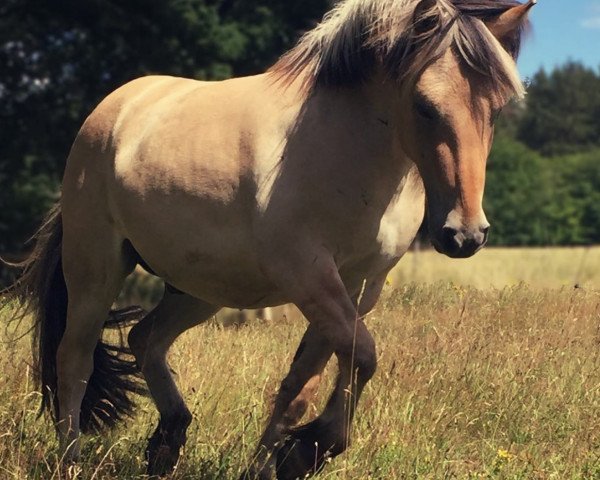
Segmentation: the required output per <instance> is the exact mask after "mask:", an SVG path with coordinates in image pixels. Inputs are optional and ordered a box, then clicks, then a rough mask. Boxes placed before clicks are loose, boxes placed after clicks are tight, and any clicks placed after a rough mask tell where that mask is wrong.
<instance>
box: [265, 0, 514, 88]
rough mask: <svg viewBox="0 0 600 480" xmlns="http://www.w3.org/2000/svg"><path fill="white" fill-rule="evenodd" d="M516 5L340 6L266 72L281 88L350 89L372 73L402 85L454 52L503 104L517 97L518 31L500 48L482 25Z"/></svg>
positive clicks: (364, 1) (500, 1)
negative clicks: (378, 72) (293, 84)
mask: <svg viewBox="0 0 600 480" xmlns="http://www.w3.org/2000/svg"><path fill="white" fill-rule="evenodd" d="M516 5H519V3H518V2H517V1H515V0H429V1H427V0H426V1H423V0H342V1H340V2H339V3H338V4H337V5H336V6H335V8H334V9H333V10H332V11H331V12H329V13H328V14H327V15H326V16H325V18H324V19H323V21H322V22H321V24H319V25H318V26H317V27H316V28H315V29H313V30H311V31H309V32H308V33H306V34H305V35H304V36H303V37H302V39H301V40H300V41H299V43H298V44H297V45H296V47H294V48H293V49H292V50H290V51H289V52H288V53H286V54H285V55H284V56H283V57H282V58H281V59H280V60H279V61H278V62H277V63H276V64H275V65H274V66H273V67H272V68H271V70H270V71H271V72H272V73H274V74H275V75H276V76H277V77H279V78H280V79H281V80H283V81H284V82H290V81H292V80H294V79H296V78H298V77H299V76H300V75H301V76H302V77H301V78H302V80H303V82H304V84H305V87H306V89H307V91H308V92H310V91H312V90H314V89H315V88H317V87H320V86H352V85H356V84H357V83H360V82H363V81H364V80H366V79H368V78H369V77H370V76H371V75H372V74H373V73H374V71H375V69H376V68H382V69H383V71H384V72H385V73H386V75H387V76H389V77H390V78H393V79H396V80H397V81H399V82H400V83H402V84H404V83H405V82H406V81H409V82H410V81H411V80H412V81H414V80H416V78H417V77H418V76H419V75H420V73H422V72H423V70H424V69H425V68H426V67H427V66H428V65H429V64H431V63H432V62H434V61H435V60H436V59H438V58H440V57H441V56H442V55H443V54H444V52H445V51H446V50H447V49H448V48H453V49H454V51H455V52H456V54H457V55H458V56H459V58H461V59H462V60H463V61H464V63H465V64H466V65H468V66H469V67H471V68H472V69H473V70H475V71H477V72H479V73H480V74H482V75H483V76H484V77H485V78H487V79H489V81H490V82H491V84H492V86H493V88H494V89H495V90H496V91H497V93H498V94H499V95H501V96H502V97H503V98H506V99H508V98H510V97H512V96H515V95H516V96H517V97H522V96H523V95H524V87H523V84H522V82H521V80H520V77H519V74H518V72H517V70H516V65H515V60H516V58H517V56H518V54H519V49H520V46H521V37H522V31H523V29H520V30H519V31H517V32H514V34H513V35H512V37H511V38H507V39H503V42H502V44H500V42H499V41H498V40H497V39H496V38H495V37H494V36H493V35H492V34H491V33H490V31H489V30H488V28H487V27H486V26H485V24H484V22H485V21H486V20H491V19H493V18H494V17H496V16H498V15H500V14H502V13H504V12H505V11H507V10H508V9H509V8H512V7H514V6H516Z"/></svg>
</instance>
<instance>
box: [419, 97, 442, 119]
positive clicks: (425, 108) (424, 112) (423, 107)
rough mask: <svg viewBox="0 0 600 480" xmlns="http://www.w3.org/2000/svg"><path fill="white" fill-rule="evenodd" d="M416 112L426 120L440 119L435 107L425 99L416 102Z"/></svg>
mask: <svg viewBox="0 0 600 480" xmlns="http://www.w3.org/2000/svg"><path fill="white" fill-rule="evenodd" d="M415 111H416V112H417V114H418V115H419V116H420V117H423V118H424V119H426V120H435V119H437V118H438V117H439V113H438V111H437V109H436V108H435V106H434V105H433V104H432V103H430V102H428V101H427V100H424V99H417V100H415Z"/></svg>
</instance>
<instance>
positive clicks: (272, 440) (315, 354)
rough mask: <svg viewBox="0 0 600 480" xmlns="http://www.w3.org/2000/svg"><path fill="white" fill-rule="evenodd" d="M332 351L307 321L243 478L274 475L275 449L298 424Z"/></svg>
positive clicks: (247, 479) (265, 479) (270, 476)
mask: <svg viewBox="0 0 600 480" xmlns="http://www.w3.org/2000/svg"><path fill="white" fill-rule="evenodd" d="M332 354H333V350H332V348H331V346H330V344H329V342H327V341H326V340H325V338H324V337H323V336H322V335H321V334H320V333H319V331H318V330H317V329H316V328H315V327H314V326H313V325H310V326H309V327H308V329H307V330H306V333H305V334H304V337H303V338H302V340H301V342H300V346H299V347H298V350H297V351H296V355H295V356H294V361H293V363H292V366H291V368H290V371H289V373H288V375H287V376H286V378H285V379H284V380H283V382H282V383H281V387H280V388H279V392H278V394H277V397H276V399H275V404H274V406H273V412H272V414H271V418H270V419H269V423H268V425H267V427H266V429H265V431H264V433H263V435H262V437H261V439H260V442H259V445H258V449H257V451H256V453H255V455H254V457H253V459H252V464H251V466H250V467H249V468H248V470H247V471H246V472H244V474H243V475H242V477H241V478H242V480H256V479H261V480H262V479H264V480H267V479H272V478H273V477H274V476H275V462H276V459H277V455H276V454H277V449H278V447H281V446H282V444H283V440H284V438H285V435H286V433H287V432H288V431H289V429H290V428H291V427H293V426H295V425H297V424H298V423H299V422H300V420H301V419H302V417H303V416H304V414H305V413H306V410H307V408H308V406H309V404H310V401H311V399H312V398H313V397H314V395H315V393H316V390H317V388H318V385H319V382H320V378H321V373H322V372H323V369H324V368H325V366H326V365H327V362H328V361H329V359H330V358H331V355H332Z"/></svg>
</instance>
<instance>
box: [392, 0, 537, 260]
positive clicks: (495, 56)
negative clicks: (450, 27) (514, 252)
mask: <svg viewBox="0 0 600 480" xmlns="http://www.w3.org/2000/svg"><path fill="white" fill-rule="evenodd" d="M422 3H423V4H427V3H432V4H435V5H436V6H437V5H438V2H429V1H428V0H424V1H423V2H422ZM474 3H477V2H474ZM533 3H535V2H530V3H529V4H526V5H520V6H515V7H512V8H510V9H508V10H506V12H504V13H502V14H501V15H500V16H496V17H493V18H492V19H489V20H486V21H485V22H484V21H480V22H479V23H473V22H472V21H471V23H464V24H463V25H455V27H454V28H457V29H463V31H460V30H459V31H458V32H457V35H459V36H460V37H459V39H460V40H462V43H460V44H458V45H457V44H456V43H453V44H450V46H449V47H448V48H446V49H445V50H444V52H443V53H441V54H440V55H438V56H437V57H436V59H435V60H434V61H433V62H431V63H430V64H428V65H426V66H425V67H424V69H423V70H422V73H421V74H420V76H419V77H418V78H417V79H416V81H414V82H412V84H411V85H412V91H411V94H410V95H408V96H407V97H406V98H407V101H408V102H410V105H407V106H406V108H405V111H406V112H408V113H407V115H408V116H409V117H410V118H407V119H405V120H406V121H405V122H403V124H404V125H412V127H411V128H409V129H406V130H404V132H403V133H402V135H403V143H404V145H406V146H407V147H406V148H407V150H408V151H409V153H410V155H411V156H412V158H413V159H414V161H415V163H416V164H417V166H418V169H419V172H420V174H421V176H422V178H423V181H424V184H425V190H426V195H427V211H428V221H429V230H430V234H431V238H432V241H433V244H434V246H435V248H436V249H437V250H438V251H439V252H441V253H444V254H446V255H448V256H450V257H456V258H462V257H470V256H472V255H473V254H475V253H476V252H477V251H478V250H479V249H481V248H482V247H483V245H485V243H486V241H487V238H488V232H489V229H490V224H489V223H488V221H487V218H486V216H485V213H484V211H483V208H482V201H483V191H484V185H485V169H486V161H487V157H488V155H489V152H490V149H491V145H492V140H493V136H494V121H495V119H496V118H497V116H498V114H499V112H500V110H501V109H502V107H504V105H505V104H506V103H507V101H508V100H509V99H510V97H511V96H512V95H513V93H514V88H511V87H508V88H503V87H502V85H503V84H505V85H506V84H512V85H513V86H514V84H515V83H517V82H519V80H518V78H507V77H510V76H511V75H516V72H515V69H514V60H513V58H512V57H513V55H512V54H514V52H511V46H510V45H511V44H510V42H511V39H513V37H514V36H515V35H519V36H520V31H521V29H522V27H523V24H524V21H525V17H526V13H527V11H528V10H529V8H530V7H531V6H532V5H533ZM429 21H431V19H430V20H429ZM458 21H460V19H459V20H457V22H458ZM474 26H477V28H478V30H477V31H475V30H474V28H473V27H474ZM464 29H467V31H464ZM468 29H472V30H473V31H468ZM479 37H481V40H483V41H486V42H487V44H486V45H487V46H486V50H485V51H486V55H487V56H489V58H487V59H486V58H477V55H479V54H480V52H481V50H478V49H479V48H481V45H476V44H473V43H474V42H473V40H474V39H477V38H479ZM465 49H466V50H468V49H472V51H465ZM490 53H492V55H490ZM486 61H487V62H489V63H490V68H489V69H488V70H487V71H481V70H480V69H479V68H478V65H480V64H481V62H486Z"/></svg>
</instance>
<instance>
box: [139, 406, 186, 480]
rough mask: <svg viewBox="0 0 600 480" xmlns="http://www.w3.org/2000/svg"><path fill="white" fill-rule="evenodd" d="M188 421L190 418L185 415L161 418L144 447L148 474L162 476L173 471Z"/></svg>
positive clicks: (183, 440) (182, 444)
mask: <svg viewBox="0 0 600 480" xmlns="http://www.w3.org/2000/svg"><path fill="white" fill-rule="evenodd" d="M190 422H191V418H188V417H187V416H186V417H185V418H182V419H177V420H174V419H171V420H162V419H161V421H160V423H159V424H158V428H157V429H156V431H155V432H154V434H153V435H152V437H150V440H149V441H148V448H147V449H146V460H147V461H148V469H147V473H148V475H150V476H151V477H163V476H165V475H169V474H171V473H173V470H175V466H176V465H177V462H178V461H179V454H180V452H181V448H182V447H183V446H184V445H185V442H186V435H185V433H186V430H187V427H188V426H189V424H190Z"/></svg>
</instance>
